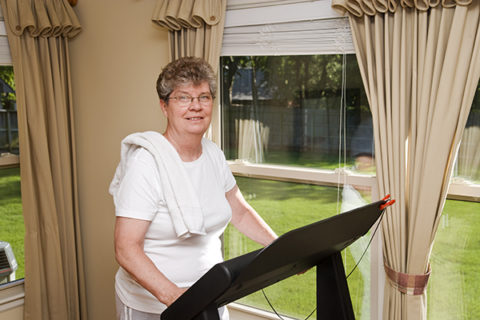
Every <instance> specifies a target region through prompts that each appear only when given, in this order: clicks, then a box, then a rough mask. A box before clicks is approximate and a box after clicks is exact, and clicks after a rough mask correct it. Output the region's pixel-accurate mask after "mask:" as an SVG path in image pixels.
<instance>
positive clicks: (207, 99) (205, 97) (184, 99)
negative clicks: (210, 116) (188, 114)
mask: <svg viewBox="0 0 480 320" xmlns="http://www.w3.org/2000/svg"><path fill="white" fill-rule="evenodd" d="M213 98H214V97H213V96H212V95H210V94H202V95H201V96H198V97H192V96H190V95H188V94H182V95H179V96H176V97H168V100H170V99H174V100H177V102H178V104H179V105H181V106H187V105H190V104H192V103H193V101H194V100H195V99H197V100H198V103H200V104H201V105H208V104H210V103H211V102H212V100H213Z"/></svg>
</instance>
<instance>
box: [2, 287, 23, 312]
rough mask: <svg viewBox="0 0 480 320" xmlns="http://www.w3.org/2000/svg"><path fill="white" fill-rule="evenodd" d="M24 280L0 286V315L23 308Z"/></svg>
mask: <svg viewBox="0 0 480 320" xmlns="http://www.w3.org/2000/svg"><path fill="white" fill-rule="evenodd" d="M24 298H25V281H24V279H20V280H16V281H13V282H9V283H5V284H2V285H0V313H1V312H4V311H7V310H10V309H13V308H17V307H19V306H23V304H24V302H25V300H24Z"/></svg>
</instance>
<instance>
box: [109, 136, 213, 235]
mask: <svg viewBox="0 0 480 320" xmlns="http://www.w3.org/2000/svg"><path fill="white" fill-rule="evenodd" d="M137 148H145V149H146V150H147V151H149V152H150V153H151V154H152V155H153V157H154V159H155V162H156V163H157V167H158V171H159V174H160V179H161V181H162V189H163V193H164V196H165V202H166V204H167V207H168V211H169V213H170V216H171V218H172V222H173V226H174V228H175V232H176V233H177V236H178V237H179V238H188V237H190V236H192V235H194V234H196V235H205V234H206V230H205V225H204V220H203V213H202V209H201V208H200V203H199V201H198V197H197V195H196V194H195V192H194V189H193V186H192V183H191V182H190V179H189V177H188V175H187V172H186V170H185V167H184V166H183V163H182V160H181V159H180V156H179V154H178V152H177V150H175V148H174V147H173V146H172V145H171V144H170V142H169V141H168V140H167V139H166V138H165V137H164V136H163V135H162V134H160V133H158V132H155V131H146V132H138V133H133V134H131V135H129V136H127V137H126V138H125V139H123V141H122V145H121V150H120V153H121V158H120V163H119V165H118V167H117V170H116V171H115V176H114V177H113V180H112V182H111V184H110V188H109V192H110V194H112V195H113V196H114V197H115V194H116V192H117V190H118V187H119V186H120V183H121V181H122V178H123V176H124V174H125V170H126V165H127V163H128V158H129V157H130V156H131V155H132V153H133V151H134V150H135V149H137Z"/></svg>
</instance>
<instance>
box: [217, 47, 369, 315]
mask: <svg viewBox="0 0 480 320" xmlns="http://www.w3.org/2000/svg"><path fill="white" fill-rule="evenodd" d="M221 70H222V81H221V83H222V97H223V98H222V125H223V130H222V132H223V136H222V137H223V148H224V151H225V155H226V157H227V159H229V160H233V161H237V163H239V165H240V166H242V163H243V162H244V161H247V162H248V163H256V164H264V165H265V167H264V169H267V168H269V167H271V168H275V169H276V170H277V171H278V172H281V171H283V172H285V173H288V172H289V170H293V172H295V170H302V169H305V168H308V169H312V170H317V171H318V169H321V170H324V172H325V174H326V175H331V177H332V178H333V177H335V176H337V179H338V175H337V174H336V173H335V171H334V170H335V169H336V168H339V167H341V168H342V169H344V170H350V171H353V172H362V173H368V174H370V175H371V174H372V173H374V172H375V169H374V166H372V164H373V161H372V159H373V132H372V122H371V116H370V112H369V109H368V104H367V99H366V97H365V93H364V91H363V86H362V82H361V79H360V74H359V71H358V66H357V64H356V59H355V56H354V55H352V54H349V55H339V54H335V55H291V56H228V57H222V58H221ZM343 70H346V74H347V77H346V78H347V79H348V84H347V85H346V89H345V90H344V89H343V88H345V86H343V85H344V84H345V79H342V74H343V72H342V71H343ZM342 80H343V81H342ZM342 87H343V88H342ZM342 101H344V102H345V103H344V104H343V105H342ZM239 161H240V162H239ZM339 162H340V164H339ZM236 173H237V175H240V176H241V175H242V172H241V170H239V171H237V172H236ZM264 174H265V170H264ZM261 176H262V175H261V174H260V175H257V178H241V177H237V182H238V184H239V186H240V189H241V190H242V192H243V193H244V194H245V196H246V198H247V199H248V200H249V202H250V203H251V204H252V205H253V206H254V207H255V208H256V209H257V210H258V211H259V212H261V214H262V216H263V217H264V218H265V219H266V220H267V222H268V223H269V224H270V225H271V226H272V227H273V229H274V230H276V232H278V233H279V234H283V233H285V232H287V231H289V230H292V229H294V228H296V227H301V226H303V225H306V224H308V223H312V222H315V221H319V220H322V219H325V218H327V217H329V216H331V215H334V214H337V213H339V212H340V211H346V210H348V209H351V208H353V207H355V206H360V205H362V204H366V203H368V202H370V199H371V185H370V184H369V183H370V181H371V180H369V179H365V180H364V181H363V182H362V183H361V185H360V186H359V185H358V184H357V186H356V187H357V188H355V187H353V186H352V185H350V184H347V183H344V182H343V181H341V182H340V181H337V183H335V182H334V181H330V183H329V182H328V181H325V180H323V181H322V179H319V180H318V181H316V182H315V184H317V185H313V184H312V183H313V181H312V182H309V183H305V182H307V181H303V182H301V181H296V180H298V176H297V177H296V179H295V178H293V179H292V180H293V182H280V181H271V180H264V179H258V177H261ZM367 177H370V176H367ZM269 178H273V177H272V176H270V177H269ZM276 178H279V177H278V176H277V177H276ZM280 180H289V179H286V178H285V179H280ZM359 181H360V179H359ZM322 185H323V186H322ZM337 185H342V187H340V186H337ZM366 241H368V240H366ZM364 242H365V241H359V242H358V243H356V244H355V245H354V246H351V247H349V248H348V249H347V250H345V252H344V253H343V255H344V259H345V261H344V264H345V267H346V270H347V272H349V270H351V269H352V268H353V267H354V265H355V264H356V262H358V261H359V258H360V257H361V256H362V253H363V250H364V249H365V248H366V244H365V243H364ZM225 248H226V251H225V255H226V258H232V257H235V256H238V255H240V254H243V253H247V252H250V251H252V250H254V249H257V248H258V247H256V246H255V245H254V244H253V243H251V242H249V241H247V240H245V239H244V238H242V237H241V236H239V235H238V233H237V232H236V231H235V230H234V229H231V228H229V229H228V230H227V232H226V235H225ZM358 270H361V271H360V272H356V273H353V274H352V276H351V277H350V278H349V286H350V290H351V292H352V300H353V304H354V307H355V312H356V314H357V318H360V317H361V316H363V317H367V318H369V315H370V311H369V309H370V293H369V291H370V289H369V288H370V280H369V279H370V266H369V263H368V259H365V261H363V263H362V265H361V266H360V267H359V269H358ZM314 280H315V272H314V270H310V271H309V272H307V273H306V274H305V275H302V276H299V277H298V278H296V277H294V278H290V279H287V280H285V281H282V282H280V283H279V284H276V285H274V286H272V287H270V288H268V289H266V290H265V291H266V292H267V294H268V296H270V298H269V299H270V300H271V301H272V303H274V304H275V305H278V306H279V307H278V309H279V310H278V311H279V312H282V313H284V314H287V315H289V316H296V317H302V316H307V315H308V314H309V313H310V312H312V311H313V310H314V309H315V305H316V302H315V292H316V291H315V281H314ZM295 288H297V289H295ZM284 292H295V294H293V295H292V296H290V295H285V294H284ZM240 302H244V303H247V304H250V305H253V306H256V307H261V308H264V309H269V306H268V304H266V300H265V298H264V297H263V295H262V294H261V293H256V294H253V295H251V296H248V297H246V298H245V299H243V300H241V301H240Z"/></svg>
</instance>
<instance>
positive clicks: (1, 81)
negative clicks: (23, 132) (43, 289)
mask: <svg viewBox="0 0 480 320" xmlns="http://www.w3.org/2000/svg"><path fill="white" fill-rule="evenodd" d="M0 103H1V105H0V283H5V282H8V281H10V280H16V279H21V278H23V277H24V274H25V272H24V236H25V228H24V222H23V213H22V200H21V196H20V168H19V158H18V153H19V149H18V126H17V106H16V97H15V81H14V76H13V68H12V67H11V66H0Z"/></svg>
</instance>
